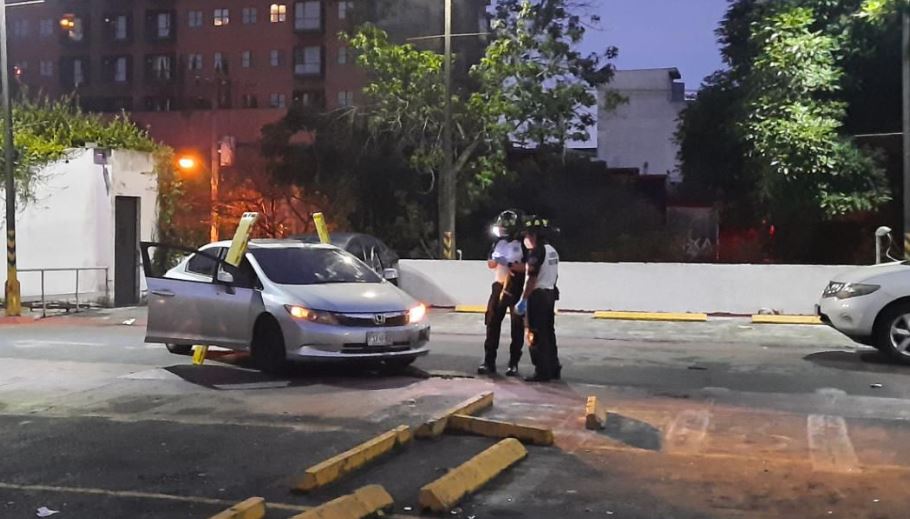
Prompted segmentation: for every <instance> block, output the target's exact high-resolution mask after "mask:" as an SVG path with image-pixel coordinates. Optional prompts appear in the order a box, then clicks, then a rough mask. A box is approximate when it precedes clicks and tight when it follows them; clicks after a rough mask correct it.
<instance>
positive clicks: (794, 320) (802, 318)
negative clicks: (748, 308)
mask: <svg viewBox="0 0 910 519" xmlns="http://www.w3.org/2000/svg"><path fill="white" fill-rule="evenodd" d="M752 324H822V320H821V319H820V318H819V317H817V316H814V315H753V316H752Z"/></svg>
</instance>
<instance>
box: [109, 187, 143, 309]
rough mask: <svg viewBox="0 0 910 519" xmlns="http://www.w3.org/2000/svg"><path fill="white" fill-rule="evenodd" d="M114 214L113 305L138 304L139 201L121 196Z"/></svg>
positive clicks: (116, 202)
mask: <svg viewBox="0 0 910 519" xmlns="http://www.w3.org/2000/svg"><path fill="white" fill-rule="evenodd" d="M115 204H116V205H115V212H114V306H118V307H119V306H133V305H137V304H139V198H137V197H133V196H118V197H117V198H116V201H115Z"/></svg>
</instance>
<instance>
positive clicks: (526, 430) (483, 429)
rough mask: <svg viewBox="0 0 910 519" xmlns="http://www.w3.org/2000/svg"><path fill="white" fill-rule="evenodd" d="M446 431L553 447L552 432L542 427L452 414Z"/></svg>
mask: <svg viewBox="0 0 910 519" xmlns="http://www.w3.org/2000/svg"><path fill="white" fill-rule="evenodd" d="M446 429H447V430H452V431H459V432H465V433H471V434H477V435H480V436H488V437H491V438H516V439H518V440H521V441H522V442H525V443H530V444H533V445H553V431H552V430H551V429H545V428H543V427H534V426H530V425H521V424H517V423H511V422H501V421H498V420H488V419H486V418H477V417H476V416H465V415H462V414H454V415H452V416H450V417H449V420H448V423H447V425H446Z"/></svg>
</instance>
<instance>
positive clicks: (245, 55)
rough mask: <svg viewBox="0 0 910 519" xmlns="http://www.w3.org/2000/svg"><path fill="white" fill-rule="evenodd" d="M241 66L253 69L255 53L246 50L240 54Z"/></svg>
mask: <svg viewBox="0 0 910 519" xmlns="http://www.w3.org/2000/svg"><path fill="white" fill-rule="evenodd" d="M240 66H241V67H243V68H251V67H252V66H253V53H252V52H250V51H248V50H245V51H243V52H241V53H240Z"/></svg>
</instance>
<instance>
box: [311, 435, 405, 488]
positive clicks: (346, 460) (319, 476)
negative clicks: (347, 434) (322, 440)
mask: <svg viewBox="0 0 910 519" xmlns="http://www.w3.org/2000/svg"><path fill="white" fill-rule="evenodd" d="M409 441H411V428H410V427H408V426H407V425H402V426H400V427H396V428H395V429H392V430H391V431H388V432H386V433H383V434H380V435H379V436H376V437H375V438H372V439H370V440H368V441H366V442H364V443H361V444H360V445H358V446H356V447H354V448H352V449H349V450H347V451H345V452H342V453H341V454H338V455H337V456H333V457H331V458H329V459H327V460H325V461H323V462H322V463H319V464H317V465H314V466H312V467H310V468H308V469H307V470H306V473H305V474H304V475H303V477H302V478H300V480H299V481H298V482H297V483H296V484H295V487H294V488H295V489H296V490H299V491H301V492H310V491H312V490H315V489H317V488H320V487H324V486H326V485H328V484H329V483H332V482H333V481H336V480H338V479H340V478H341V477H342V476H344V475H345V474H349V473H351V472H353V471H355V470H357V469H359V468H360V467H362V466H364V465H366V464H367V463H369V462H370V461H372V460H374V459H376V458H378V457H379V456H382V455H383V454H385V453H387V452H389V451H391V450H392V449H394V448H395V447H398V446H401V445H404V444H406V443H408V442H409Z"/></svg>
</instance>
